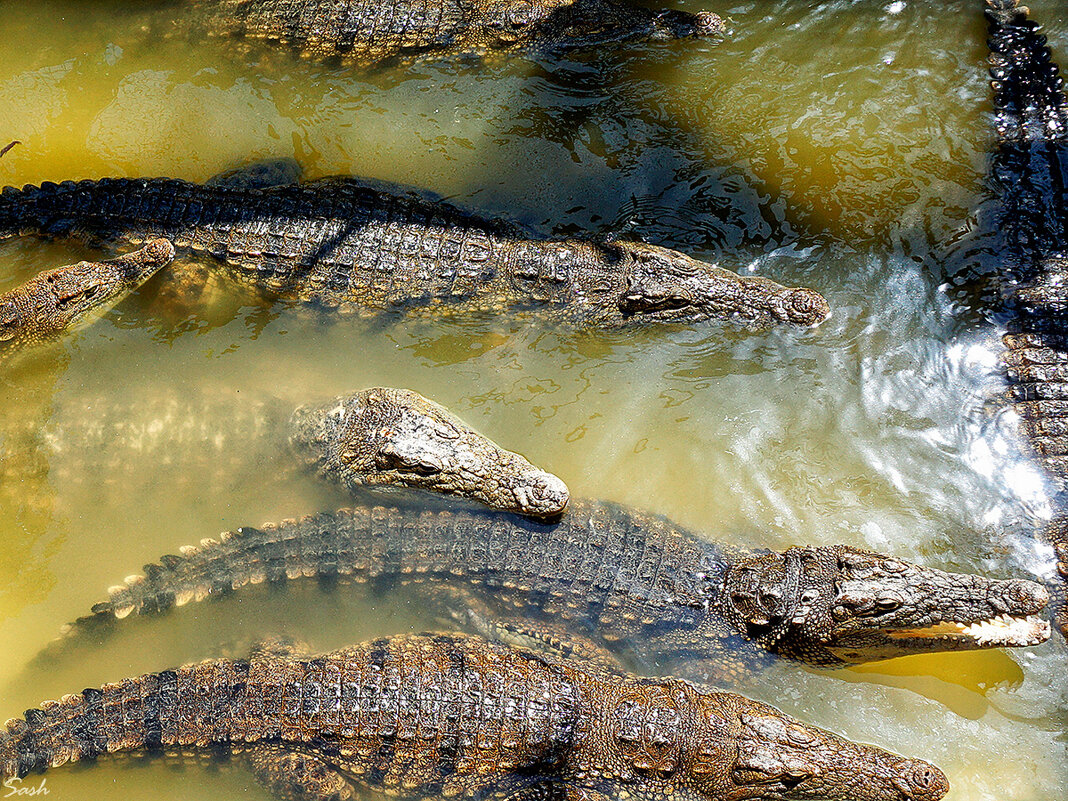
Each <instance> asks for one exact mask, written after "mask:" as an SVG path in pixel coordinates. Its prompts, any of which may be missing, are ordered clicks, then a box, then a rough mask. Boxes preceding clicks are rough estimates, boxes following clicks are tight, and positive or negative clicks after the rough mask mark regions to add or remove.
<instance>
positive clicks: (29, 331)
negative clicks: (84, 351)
mask: <svg viewBox="0 0 1068 801" xmlns="http://www.w3.org/2000/svg"><path fill="white" fill-rule="evenodd" d="M173 258H174V248H173V247H171V243H170V242H168V241H167V240H165V239H156V240H153V241H152V242H149V243H148V244H147V245H145V246H144V247H143V248H141V249H140V250H138V251H136V252H134V253H128V254H126V255H125V256H120V257H119V258H117V259H114V260H112V261H98V262H94V261H81V262H78V263H77V264H69V265H67V266H65V267H58V268H56V269H54V270H49V271H48V272H45V273H41V274H40V275H38V276H36V277H34V278H32V279H30V280H29V281H27V282H26V283H25V284H23V285H22V286H20V287H17V288H15V289H13V290H11V291H10V292H6V293H4V294H0V361H2V360H4V359H5V358H7V357H9V356H11V355H12V354H14V353H17V352H20V351H22V350H24V349H25V348H27V347H29V346H32V345H39V344H42V343H44V342H48V341H51V340H53V339H58V338H59V337H61V336H63V335H65V334H68V333H70V332H72V331H75V330H77V329H78V328H81V327H83V326H85V325H88V324H89V323H90V322H92V321H93V320H94V319H95V318H97V317H99V316H100V315H102V314H103V313H104V312H106V311H107V310H108V309H110V308H111V307H112V306H114V305H115V304H116V303H118V302H119V301H120V300H122V299H123V298H124V297H126V295H127V294H129V293H130V292H132V291H133V290H135V289H137V288H138V287H139V286H141V284H143V283H144V282H145V281H147V280H148V279H149V278H151V277H152V276H153V275H155V274H156V272H157V271H159V270H160V269H161V268H163V267H165V266H166V265H167V264H170V262H171V260H172V259H173Z"/></svg>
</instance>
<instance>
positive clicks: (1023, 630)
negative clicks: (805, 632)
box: [826, 614, 1050, 662]
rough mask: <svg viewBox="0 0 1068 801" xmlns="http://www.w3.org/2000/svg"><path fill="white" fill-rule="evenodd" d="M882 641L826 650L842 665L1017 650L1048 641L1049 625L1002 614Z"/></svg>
mask: <svg viewBox="0 0 1068 801" xmlns="http://www.w3.org/2000/svg"><path fill="white" fill-rule="evenodd" d="M883 634H884V636H885V637H886V641H885V642H884V643H883V644H879V643H863V644H857V645H856V646H852V647H851V646H850V645H849V643H848V639H847V641H846V642H843V643H841V644H838V645H827V646H826V647H827V650H828V651H830V652H831V653H832V654H834V655H835V656H836V657H838V658H839V659H841V660H843V661H845V662H862V661H867V660H870V659H879V658H891V657H895V656H903V655H906V654H910V653H924V652H928V651H969V650H975V649H979V648H1018V647H1026V646H1029V645H1038V644H1040V643H1043V642H1045V641H1046V640H1048V639H1049V636H1050V623H1049V621H1048V620H1045V619H1043V618H1041V617H1039V616H1038V615H1023V616H1020V615H1008V614H1002V615H997V616H996V617H992V618H988V619H987V620H982V621H979V622H976V623H958V622H956V621H943V622H941V623H935V624H932V625H930V626H923V627H918V628H902V629H888V630H886V631H885V632H883Z"/></svg>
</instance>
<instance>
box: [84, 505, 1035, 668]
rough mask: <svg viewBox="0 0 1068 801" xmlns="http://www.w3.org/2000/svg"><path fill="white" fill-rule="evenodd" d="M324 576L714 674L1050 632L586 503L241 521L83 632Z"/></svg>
mask: <svg viewBox="0 0 1068 801" xmlns="http://www.w3.org/2000/svg"><path fill="white" fill-rule="evenodd" d="M314 577H321V578H331V579H336V578H343V579H344V578H349V579H352V580H354V581H359V582H370V583H371V584H372V585H378V584H381V585H383V586H386V587H389V586H394V585H398V584H400V585H411V586H413V587H414V588H416V589H417V590H418V591H419V592H420V593H421V594H422V595H424V596H425V597H426V598H427V599H428V600H429V601H430V602H431V608H432V609H433V610H435V611H437V612H439V613H440V614H442V615H445V616H449V617H453V618H454V619H456V620H457V621H458V622H459V623H460V624H461V625H462V626H464V627H465V628H467V629H469V630H472V631H475V632H478V633H482V634H485V635H488V636H492V637H494V638H495V639H501V640H504V641H507V642H511V643H515V644H520V645H526V646H533V647H537V648H540V649H543V650H546V651H549V652H553V653H558V654H565V655H566V654H576V655H579V656H582V657H584V658H587V659H597V660H598V661H599V662H600V663H601V664H615V665H617V666H618V665H619V664H620V660H622V661H623V662H634V663H637V664H642V665H647V666H648V665H671V670H672V671H674V672H676V673H677V672H678V671H683V670H684V671H687V673H688V675H691V676H696V677H699V678H702V679H704V678H705V677H708V676H713V677H715V678H716V679H719V680H734V681H737V680H744V679H746V678H751V677H752V676H753V675H755V674H756V673H757V672H758V671H759V670H760V669H761V668H762V667H763V666H764V665H765V664H766V663H767V662H768V661H769V660H770V659H771V658H772V656H773V655H778V656H782V657H786V658H790V659H795V660H798V661H801V662H804V663H806V664H809V665H816V666H840V665H843V664H847V663H851V662H863V661H867V660H871V659H884V658H888V657H892V656H902V655H905V654H912V653H925V652H932V651H942V650H958V649H971V648H989V647H1000V646H1020V645H1032V644H1036V643H1039V642H1041V641H1043V640H1044V639H1046V638H1047V637H1048V636H1049V624H1048V622H1046V621H1044V620H1041V619H1040V618H1038V617H1037V615H1038V614H1039V613H1041V612H1042V610H1043V609H1044V607H1045V604H1046V601H1047V600H1048V595H1047V593H1046V592H1045V590H1044V589H1043V588H1042V587H1041V586H1040V585H1038V584H1035V583H1033V582H1029V581H1020V580H1008V581H1003V580H995V579H988V578H983V577H980V576H972V575H966V574H958V573H946V572H943V571H940V570H936V569H933V568H926V567H920V566H919V565H915V564H910V563H908V562H904V561H901V560H898V559H894V558H891V557H887V556H883V555H881V554H876V553H871V552H868V551H862V550H858V549H854V548H847V547H844V546H832V547H821V548H790V549H789V550H787V551H785V552H782V553H775V552H768V551H756V552H751V551H749V552H747V551H743V550H740V549H735V548H732V547H728V546H724V545H720V544H715V543H711V542H708V541H705V540H703V539H701V538H699V537H697V536H694V535H693V534H691V533H690V532H688V531H685V530H684V529H681V528H679V527H678V526H677V525H675V524H674V523H672V522H671V521H669V520H667V519H665V518H662V517H657V516H654V515H648V514H644V513H641V512H638V511H635V510H630V509H626V508H625V507H621V506H619V505H616V504H612V503H606V502H598V501H587V500H572V502H571V506H570V508H569V510H568V512H567V514H565V515H564V516H563V518H562V519H561V520H560V521H558V522H555V523H539V522H536V521H533V520H527V519H523V518H519V517H516V516H513V515H507V514H500V513H493V512H489V511H480V510H477V509H472V510H461V509H456V510H450V511H428V510H423V511H421V510H413V509H406V508H401V507H386V506H376V507H360V508H355V509H351V510H341V511H339V512H337V513H334V514H320V515H314V516H311V517H305V518H302V519H300V520H290V521H284V522H282V523H279V524H273V525H266V526H263V527H261V528H242V529H238V530H237V531H232V532H226V533H224V534H223V535H221V536H220V537H219V539H218V541H215V540H208V541H204V542H202V543H201V544H200V545H199V546H191V547H189V548H187V549H184V550H183V551H182V553H181V554H180V555H168V556H164V557H163V558H162V559H161V560H160V561H159V563H158V564H154V565H147V566H146V567H145V574H144V576H136V577H134V578H132V579H131V580H128V581H127V582H126V583H124V584H121V585H118V586H116V587H114V588H112V591H111V598H110V600H109V601H107V602H104V603H101V604H98V605H97V606H95V607H93V615H92V616H90V617H88V618H84V619H82V620H80V621H78V622H77V623H76V624H75V626H74V629H75V630H77V629H81V628H86V627H90V626H99V625H100V624H103V623H107V622H109V621H110V622H113V621H114V619H115V618H120V619H121V618H128V617H130V616H133V615H142V614H155V613H159V612H162V611H165V610H168V609H171V608H172V607H174V606H181V605H183V604H186V603H191V602H195V601H201V600H204V599H206V598H210V597H213V596H217V595H220V594H228V593H231V592H233V591H234V590H236V589H239V588H241V587H246V586H249V585H257V584H261V583H264V582H268V583H270V582H277V581H285V580H288V579H304V578H314Z"/></svg>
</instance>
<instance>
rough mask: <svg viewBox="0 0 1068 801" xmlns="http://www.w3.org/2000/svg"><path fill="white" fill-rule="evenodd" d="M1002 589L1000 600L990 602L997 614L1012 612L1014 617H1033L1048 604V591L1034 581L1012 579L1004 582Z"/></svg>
mask: <svg viewBox="0 0 1068 801" xmlns="http://www.w3.org/2000/svg"><path fill="white" fill-rule="evenodd" d="M1002 589H1003V590H1004V592H1003V593H1002V595H1001V598H1000V599H996V600H995V599H992V601H991V602H992V604H993V605H994V607H995V608H996V609H997V610H998V611H999V612H1008V611H1010V610H1012V612H1013V614H1016V615H1033V614H1037V613H1038V612H1041V611H1042V610H1043V609H1045V608H1046V604H1048V603H1049V590H1047V589H1046V588H1045V587H1043V586H1042V585H1041V584H1038V583H1037V582H1034V581H1024V580H1023V579H1012V580H1010V581H1006V582H1005V584H1004V586H1003V587H1002ZM1006 604H1007V606H1006ZM1003 606H1004V608H1002V607H1003Z"/></svg>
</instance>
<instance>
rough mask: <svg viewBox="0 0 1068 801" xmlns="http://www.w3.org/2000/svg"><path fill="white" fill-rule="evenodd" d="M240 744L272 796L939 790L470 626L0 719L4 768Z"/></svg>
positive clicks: (724, 800)
mask: <svg viewBox="0 0 1068 801" xmlns="http://www.w3.org/2000/svg"><path fill="white" fill-rule="evenodd" d="M206 750H207V751H209V752H212V751H214V752H218V751H224V752H225V751H230V752H234V753H237V754H238V755H240V756H241V757H242V758H243V761H244V762H245V763H246V764H247V765H248V767H249V768H251V770H252V772H253V773H254V775H256V776H257V778H258V779H259V780H260V781H261V782H262V783H263V784H264V785H265V786H266V787H267V789H268V790H270V791H271V792H272V793H273V794H275V795H276V796H277V797H279V798H284V799H290V800H291V801H297V799H306V801H328V799H334V800H335V801H336V799H352V798H355V797H357V796H358V793H359V791H361V790H367V789H371V790H380V791H383V792H385V793H387V794H389V795H393V796H400V797H404V798H413V799H419V798H434V799H436V798H442V797H444V798H453V797H463V798H501V799H512V801H546V799H558V800H559V801H565V799H566V801H608V799H609V798H614V797H628V798H637V799H643V801H667V799H670V798H675V797H679V798H689V799H707V801H736V800H737V799H742V798H745V799H814V798H823V799H842V801H908V800H910V799H911V801H937V799H940V798H942V797H943V796H944V795H945V794H946V792H947V791H948V789H949V783H948V782H947V780H946V777H945V775H944V774H943V773H942V771H940V770H939V769H938V768H936V767H935V766H933V765H931V764H929V763H927V762H924V761H922V760H919V759H906V758H904V757H900V756H896V755H895V754H892V753H889V752H887V751H884V750H882V749H881V748H876V747H874V746H869V745H860V744H858V743H853V742H850V741H849V740H846V739H844V738H842V737H839V736H838V735H835V734H832V733H831V732H828V731H824V730H823V729H818V728H815V727H813V726H809V725H807V724H804V723H802V722H801V721H799V720H797V719H796V718H792V717H790V716H789V715H785V714H783V713H782V712H779V711H778V710H777V709H775V708H774V707H771V706H768V705H767V704H763V703H760V702H758V701H751V700H749V699H748V698H745V697H744V696H741V695H736V694H734V693H727V692H713V691H706V690H702V689H699V688H698V687H695V686H694V685H692V684H690V683H688V682H685V681H678V680H671V679H667V680H651V679H642V678H637V677H633V676H628V675H622V674H619V673H614V672H609V671H606V670H603V669H599V668H597V667H596V666H593V665H588V664H582V663H579V662H574V661H563V660H558V659H553V658H549V657H546V656H544V655H541V654H536V653H532V652H529V651H524V650H521V649H517V648H509V647H505V646H501V645H495V644H490V643H487V642H485V641H483V640H480V639H478V638H474V637H461V636H455V635H453V636H449V635H437V636H434V635H417V636H405V637H394V638H391V639H382V640H376V641H373V642H369V643H364V644H361V645H356V646H351V647H348V648H343V649H341V650H338V651H334V652H332V653H328V654H324V655H322V656H314V657H312V656H300V655H298V654H294V653H292V652H289V651H286V650H284V649H282V648H273V649H271V648H261V649H260V650H259V651H258V652H256V653H254V654H253V655H252V656H251V657H250V658H248V659H245V660H213V661H209V662H202V663H200V664H195V665H188V666H186V667H182V668H178V669H176V670H164V671H162V672H159V673H149V674H145V675H142V676H138V677H135V678H129V679H126V680H125V681H122V682H118V683H115V684H106V685H104V686H103V687H101V688H100V689H88V690H83V691H82V692H81V693H78V694H75V695H67V696H64V697H63V698H62V699H60V700H59V701H52V702H50V703H46V704H43V705H42V706H41V707H40V708H39V709H30V710H27V712H26V713H25V718H24V719H19V718H16V719H13V720H10V721H8V723H7V727H6V731H0V778H4V779H11V778H15V777H25V776H28V775H29V774H31V773H33V772H35V771H44V770H47V769H49V768H55V767H59V766H60V765H64V764H66V763H69V762H80V761H84V760H92V759H96V758H97V757H100V756H103V755H107V754H129V753H133V754H138V753H140V754H144V753H163V752H166V753H175V752H178V753H180V752H194V753H195V752H198V751H199V752H204V751H206Z"/></svg>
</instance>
